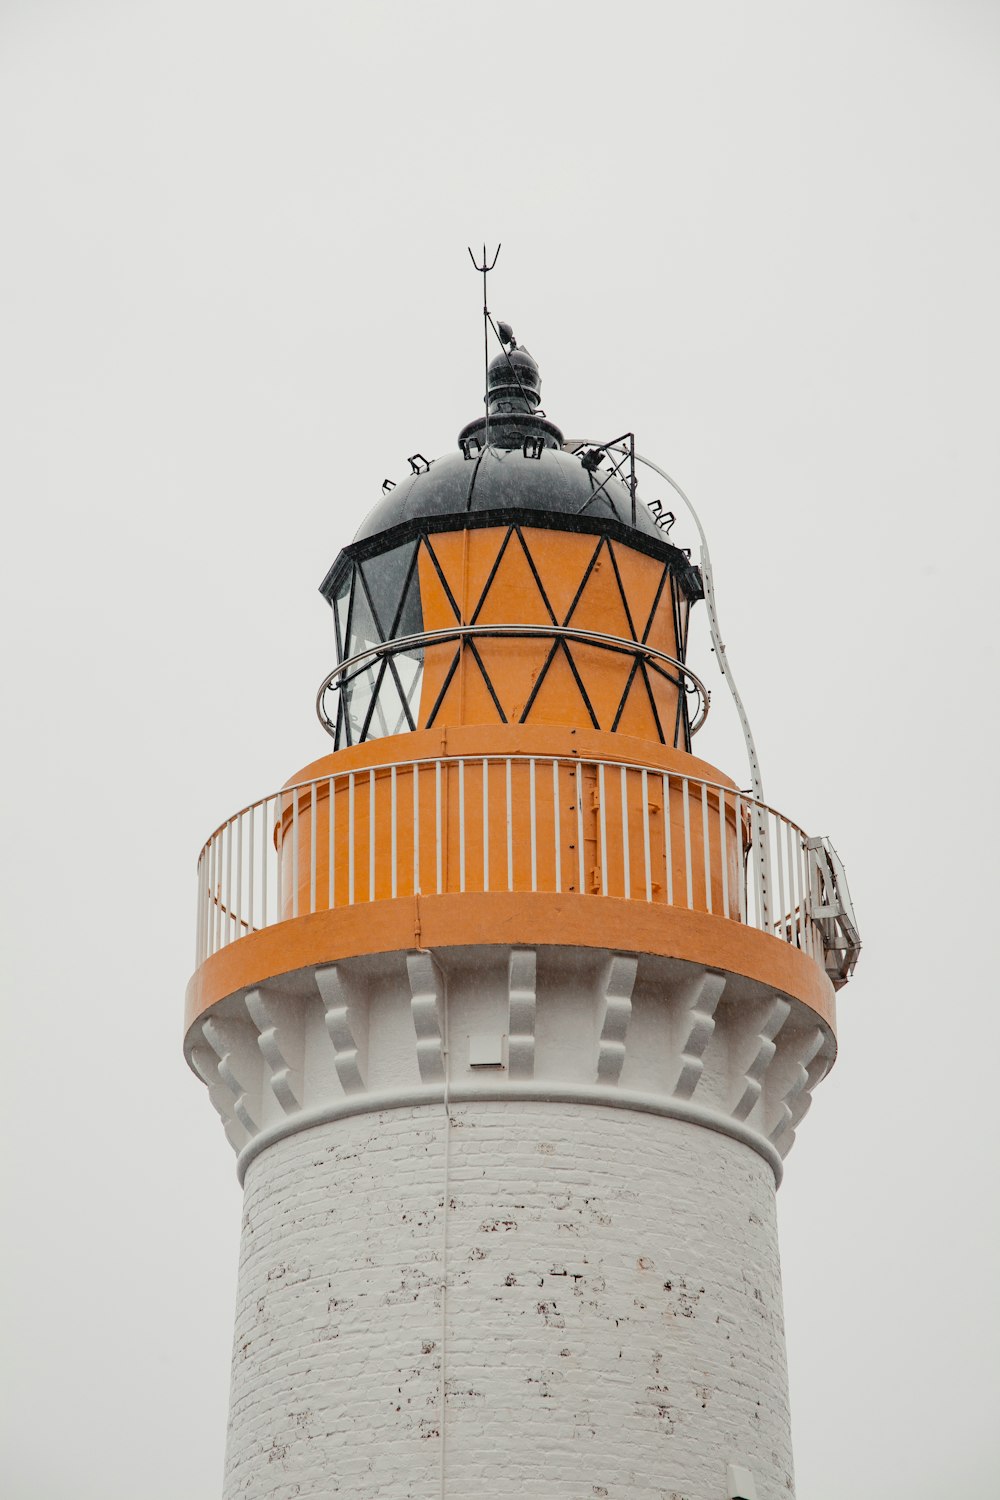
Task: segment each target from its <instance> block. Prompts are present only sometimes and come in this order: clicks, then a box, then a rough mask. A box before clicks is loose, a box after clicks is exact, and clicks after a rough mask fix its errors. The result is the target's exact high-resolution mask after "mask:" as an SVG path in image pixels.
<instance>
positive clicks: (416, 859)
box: [413, 761, 420, 896]
mask: <svg viewBox="0 0 1000 1500" xmlns="http://www.w3.org/2000/svg"><path fill="white" fill-rule="evenodd" d="M413 894H414V895H415V896H419V895H420V766H419V765H418V764H417V762H416V761H414V762H413Z"/></svg>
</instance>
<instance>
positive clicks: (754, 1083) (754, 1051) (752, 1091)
mask: <svg viewBox="0 0 1000 1500" xmlns="http://www.w3.org/2000/svg"><path fill="white" fill-rule="evenodd" d="M737 1009H745V1023H746V1029H745V1030H744V1033H743V1035H742V1037H741V1036H739V1034H737V1035H736V1036H735V1037H734V1038H733V1043H732V1046H733V1058H734V1064H735V1066H734V1068H733V1073H734V1075H735V1077H734V1085H735V1087H734V1089H733V1102H732V1104H731V1106H730V1113H731V1115H732V1116H733V1119H734V1120H745V1119H746V1118H747V1116H748V1115H749V1114H750V1112H751V1111H752V1109H753V1107H754V1105H755V1104H756V1103H757V1101H758V1100H759V1099H760V1096H761V1093H762V1091H763V1087H764V1077H765V1074H766V1073H767V1070H768V1068H769V1066H770V1064H771V1059H772V1058H773V1057H774V1054H775V1050H776V1044H775V1040H774V1039H775V1037H776V1036H777V1035H778V1032H779V1031H780V1030H781V1028H782V1026H784V1024H785V1022H786V1021H787V1020H788V1017H789V1015H790V1014H791V1010H792V1007H791V1005H789V1003H788V1001H787V1000H782V999H780V997H779V996H777V995H773V996H772V997H771V998H770V999H769V1000H763V1001H757V1002H756V1003H755V1002H752V1001H751V1002H750V1003H748V1004H747V1005H746V1006H745V1007H738V1008H737ZM734 1025H735V1026H736V1027H737V1028H738V1026H739V1019H738V1018H737V1019H736V1020H735V1021H734Z"/></svg>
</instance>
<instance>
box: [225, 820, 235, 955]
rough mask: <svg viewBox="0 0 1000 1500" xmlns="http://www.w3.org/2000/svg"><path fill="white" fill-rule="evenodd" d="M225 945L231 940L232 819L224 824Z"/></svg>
mask: <svg viewBox="0 0 1000 1500" xmlns="http://www.w3.org/2000/svg"><path fill="white" fill-rule="evenodd" d="M223 932H224V933H225V935H226V945H227V946H228V945H229V944H230V943H231V942H232V940H233V820H232V818H230V819H229V822H228V823H227V824H226V922H225V926H224V927H223Z"/></svg>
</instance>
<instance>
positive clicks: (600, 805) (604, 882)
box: [597, 760, 608, 896]
mask: <svg viewBox="0 0 1000 1500" xmlns="http://www.w3.org/2000/svg"><path fill="white" fill-rule="evenodd" d="M597 828H598V833H599V834H600V844H599V846H598V851H597V857H598V859H599V860H600V865H601V895H602V896H606V895H607V894H608V821H607V808H606V807H605V805H604V762H603V760H601V761H598V763H597Z"/></svg>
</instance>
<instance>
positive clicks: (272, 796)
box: [196, 746, 811, 864]
mask: <svg viewBox="0 0 1000 1500" xmlns="http://www.w3.org/2000/svg"><path fill="white" fill-rule="evenodd" d="M348 748H350V749H356V748H357V746H350V747H348ZM508 760H511V761H529V760H536V761H537V760H544V761H549V762H552V761H562V762H565V764H566V765H572V766H614V767H615V769H616V770H618V769H621V770H625V771H646V772H651V773H652V774H653V775H655V776H671V777H676V778H677V779H678V780H680V781H690V782H691V783H693V785H695V786H699V787H700V786H704V787H707V788H708V790H709V791H716V792H725V794H726V795H727V796H729V797H739V799H740V801H741V802H742V803H743V804H744V806H745V807H747V808H748V809H751V810H752V809H754V808H755V809H756V810H757V811H759V812H768V813H770V814H771V815H772V816H773V817H775V818H780V820H781V822H782V823H787V825H788V826H789V828H792V829H794V831H795V832H796V833H798V834H800V835H801V836H802V838H803V839H808V838H810V837H811V835H810V834H808V833H806V831H805V829H804V828H802V827H801V825H800V824H798V823H796V822H795V820H794V818H790V817H788V815H787V813H783V812H781V811H780V809H779V808H777V807H772V806H771V804H770V803H768V802H761V801H760V799H759V798H757V797H755V796H754V795H753V793H752V792H749V791H745V790H744V789H743V788H741V787H733V786H727V785H726V783H725V782H723V781H710V780H709V779H708V778H707V777H705V776H691V775H689V774H688V773H687V772H686V771H681V770H677V769H674V768H672V767H670V766H652V765H648V764H646V763H645V762H643V761H638V760H609V759H608V758H607V757H606V756H592V755H572V754H570V755H549V754H546V753H545V752H542V753H540V754H537V755H533V754H531V753H530V752H527V751H517V752H514V753H512V754H510V755H506V754H504V752H503V751H502V750H495V751H487V752H486V754H479V753H475V754H471V755H418V756H411V757H408V758H407V759H406V760H385V761H379V762H377V763H376V764H375V765H371V766H369V765H360V766H345V767H344V769H343V770H331V771H327V772H326V774H325V775H324V776H310V777H309V778H308V780H306V781H293V782H289V783H288V784H287V785H285V786H282V787H279V788H278V790H277V791H276V792H268V793H267V794H266V796H263V797H257V798H255V799H254V801H253V802H248V803H247V804H246V806H245V807H241V808H239V809H238V810H237V811H236V812H234V813H231V814H230V816H229V817H228V818H223V820H222V822H221V823H220V824H219V825H218V827H217V828H214V829H213V830H212V832H211V833H210V834H209V836H208V838H207V839H206V840H205V842H204V844H203V845H202V846H201V849H200V850H199V851H198V861H200V860H201V857H202V855H203V854H204V853H205V850H206V849H207V848H208V846H209V844H211V842H212V840H213V839H216V838H218V836H219V834H220V833H223V832H224V831H225V829H226V828H227V827H228V826H229V825H230V824H231V823H234V822H235V821H236V819H237V818H242V817H245V816H246V814H247V813H248V812H255V811H256V810H257V808H258V807H264V806H266V804H267V803H268V802H274V801H276V800H277V799H278V798H279V797H284V796H285V795H286V793H287V794H289V795H290V794H291V793H292V792H299V791H309V789H310V788H311V787H314V786H315V787H320V786H322V787H326V786H328V785H329V783H330V782H331V781H335V780H336V779H337V777H338V776H350V775H354V776H357V775H365V776H367V775H369V774H374V773H375V772H378V771H391V770H393V768H395V769H396V770H397V771H400V770H404V769H408V768H409V767H411V766H435V765H457V764H458V762H459V761H465V762H473V763H476V764H479V765H481V764H482V763H483V761H501V762H503V761H508ZM198 861H196V864H197V862H198Z"/></svg>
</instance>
